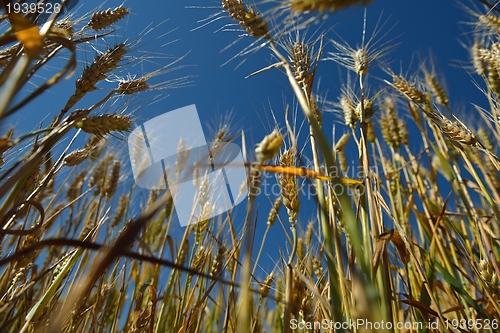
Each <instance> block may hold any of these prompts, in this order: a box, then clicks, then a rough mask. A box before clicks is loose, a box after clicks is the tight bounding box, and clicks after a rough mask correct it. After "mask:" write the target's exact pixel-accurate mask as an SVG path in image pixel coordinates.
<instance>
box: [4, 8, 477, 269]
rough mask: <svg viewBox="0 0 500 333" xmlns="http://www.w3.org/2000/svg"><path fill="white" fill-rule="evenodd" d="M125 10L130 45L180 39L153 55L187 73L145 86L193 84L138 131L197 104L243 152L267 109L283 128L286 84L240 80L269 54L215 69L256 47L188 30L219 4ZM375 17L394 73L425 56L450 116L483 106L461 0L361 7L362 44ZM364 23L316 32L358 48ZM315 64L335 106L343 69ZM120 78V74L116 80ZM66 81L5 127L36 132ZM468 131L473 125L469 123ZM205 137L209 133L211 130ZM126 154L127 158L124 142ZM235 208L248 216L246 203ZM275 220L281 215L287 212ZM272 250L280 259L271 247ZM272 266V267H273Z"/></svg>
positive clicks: (146, 114) (271, 77) (355, 13)
mask: <svg viewBox="0 0 500 333" xmlns="http://www.w3.org/2000/svg"><path fill="white" fill-rule="evenodd" d="M471 1H472V0H471ZM121 3H122V1H114V0H113V1H111V0H110V1H107V2H106V3H105V4H104V6H103V8H107V7H115V6H118V5H120V4H121ZM100 4H101V1H94V0H88V1H80V2H79V4H78V5H77V7H78V6H79V5H81V6H82V7H81V8H79V9H78V11H79V12H87V11H88V10H91V9H92V8H95V7H96V6H98V5H100ZM125 6H126V7H129V8H131V15H130V16H129V18H128V20H127V21H126V22H123V23H122V24H121V25H122V26H125V25H126V28H125V31H126V36H128V38H129V39H130V38H134V36H135V34H136V33H138V32H140V31H142V30H143V28H144V27H146V26H147V25H149V24H152V25H153V26H156V25H157V24H159V23H161V22H162V21H164V20H166V19H168V21H167V22H165V23H163V24H162V25H161V26H160V27H158V28H156V29H155V30H153V32H152V33H151V34H150V35H148V36H146V37H145V38H144V42H146V41H149V43H148V44H147V45H145V46H144V48H143V50H148V49H151V50H152V49H155V48H157V47H159V46H160V45H162V44H165V43H167V42H169V41H172V40H175V39H179V40H178V41H176V42H175V43H173V44H170V45H168V46H165V47H163V48H161V51H160V52H163V53H168V54H171V55H174V56H181V55H184V54H186V53H188V52H189V54H188V55H187V56H186V58H185V59H184V60H182V62H181V64H183V65H190V66H188V67H186V68H184V69H182V70H180V71H178V72H173V73H170V74H167V75H166V76H165V77H156V78H154V79H153V80H152V81H153V83H154V82H160V81H164V80H166V79H170V78H175V77H179V76H184V75H192V76H193V78H192V79H191V81H193V83H192V85H191V86H189V87H185V88H181V89H175V90H170V91H167V92H168V93H169V95H170V96H169V97H168V98H166V99H164V100H163V101H161V102H159V103H156V104H154V105H151V106H149V107H146V108H144V109H142V110H140V111H139V112H138V113H137V114H136V119H137V123H142V122H144V121H146V120H148V119H151V118H153V117H155V116H157V115H160V114H162V113H165V112H168V111H171V110H174V109H177V108H180V107H183V106H186V105H190V104H196V106H197V109H198V112H199V113H200V116H201V118H202V119H201V120H202V123H203V125H204V126H205V128H206V129H208V128H215V127H216V125H217V124H218V123H219V122H220V119H224V117H225V116H227V115H229V114H231V115H232V119H233V125H234V126H233V129H234V130H235V131H236V132H239V131H240V130H242V129H243V130H244V131H245V133H246V136H247V139H248V140H249V144H248V149H249V150H250V149H253V144H254V143H256V142H259V141H260V140H261V139H262V138H263V136H264V135H265V134H267V133H269V131H270V129H271V128H272V127H273V126H274V123H273V122H272V120H271V118H270V112H269V111H270V109H271V108H272V109H273V110H274V111H275V112H276V113H277V117H278V120H279V121H280V127H281V128H283V127H284V125H285V124H284V121H283V114H284V109H283V105H284V104H283V101H284V100H285V101H286V102H287V103H293V99H292V97H291V94H290V88H289V86H288V83H287V80H286V78H285V76H284V75H283V74H281V73H280V72H279V71H278V70H272V71H268V72H266V73H263V74H260V75H257V76H255V77H252V78H249V79H245V78H244V77H245V76H246V75H248V74H250V73H252V72H254V71H255V70H258V69H260V68H262V67H265V66H267V65H269V64H270V61H271V57H270V52H268V51H267V50H266V49H262V50H260V51H259V52H257V53H256V54H253V55H252V56H251V57H249V58H247V61H246V62H245V63H244V64H243V65H242V66H240V67H238V68H237V69H235V67H236V66H237V65H238V64H239V62H240V61H241V60H243V59H242V58H239V59H236V60H234V61H232V62H229V63H228V64H226V65H225V66H222V64H224V63H225V62H226V61H228V60H229V59H230V58H232V57H233V56H234V55H235V54H236V53H238V52H239V51H240V50H242V49H243V48H244V47H245V46H247V45H248V44H249V43H251V42H253V39H252V38H250V37H247V38H243V39H241V40H239V41H238V43H236V45H233V46H231V47H230V48H228V49H227V50H226V51H224V52H222V53H221V50H222V49H224V48H226V47H227V46H228V45H229V44H231V43H232V42H234V41H235V40H238V39H240V38H239V37H238V36H239V34H240V33H238V32H217V33H214V32H215V31H216V30H218V29H219V28H221V27H222V26H223V25H225V24H228V23H232V21H230V20H229V19H223V20H218V21H216V22H214V23H212V24H210V25H208V26H206V27H203V28H201V29H197V30H195V31H192V30H193V29H195V28H197V27H199V26H200V25H201V23H198V22H197V21H199V20H202V19H205V18H207V17H208V16H210V15H212V14H214V13H216V12H219V11H220V1H215V0H214V1H210V0H208V1H207V0H182V1H171V0H168V1H167V0H146V1H137V0H129V1H127V2H126V3H125ZM77 7H76V8H75V9H73V11H74V10H76V9H77ZM187 7H198V8H187ZM380 15H382V17H383V20H385V19H388V23H387V25H386V29H385V30H384V31H387V30H388V28H390V27H392V26H394V28H393V29H392V31H390V32H389V34H388V36H387V37H386V38H387V39H392V38H395V42H399V43H401V44H400V45H399V46H398V47H397V48H396V49H395V50H394V51H393V52H392V53H391V54H389V56H388V60H389V61H390V62H391V64H392V68H393V70H394V71H395V72H396V73H399V71H400V69H402V70H403V73H406V72H407V71H408V73H410V74H412V73H414V72H415V71H416V70H417V67H418V63H419V59H422V58H429V56H431V55H432V56H433V57H434V58H435V64H436V68H437V71H438V73H440V74H444V77H445V78H446V87H447V88H448V92H449V94H450V96H451V99H450V100H451V108H452V109H454V110H457V113H458V114H459V115H460V114H464V113H466V112H467V111H471V110H472V106H471V105H470V104H468V102H471V101H473V102H476V103H479V104H484V102H485V101H484V99H483V98H482V95H481V93H479V92H478V91H477V89H476V88H475V87H474V85H473V83H472V81H471V78H470V76H469V75H468V74H467V73H466V72H465V71H464V70H463V68H461V65H460V63H463V64H468V62H469V61H468V54H467V51H466V50H465V49H464V48H463V47H462V46H461V45H460V43H459V41H461V42H463V43H465V44H467V45H470V44H471V42H472V40H473V36H472V34H471V33H470V31H471V30H472V27H471V26H467V25H465V24H463V23H460V22H465V21H470V19H471V18H470V17H468V16H467V14H466V13H465V12H464V11H463V10H462V9H461V8H460V7H459V5H458V2H455V1H444V0H440V1H436V0H420V1H401V0H374V1H373V3H372V4H370V5H369V6H368V36H370V32H371V31H372V30H373V26H374V24H375V23H376V21H377V20H378V18H379V16H380ZM362 22H363V10H362V9H361V8H359V7H357V8H352V9H349V10H347V11H344V12H342V13H340V14H335V15H332V16H331V17H330V18H329V19H328V20H326V21H325V22H324V23H323V24H324V26H325V28H329V27H333V31H332V32H331V33H330V34H329V37H331V38H335V36H336V34H338V35H339V36H341V37H342V38H343V39H344V40H345V41H347V42H348V43H349V44H350V45H352V46H355V45H356V44H359V43H360V42H361V31H362ZM174 28H177V30H175V31H173V32H172V33H171V34H169V35H168V36H164V37H162V38H157V37H158V36H160V35H161V34H163V33H164V32H167V31H169V30H172V29H174ZM313 30H314V29H313ZM111 40H113V39H111ZM116 40H117V42H120V41H121V39H120V37H118V38H117V39H116ZM382 42H383V41H382ZM88 50H89V53H88V54H87V57H88V59H87V61H91V59H92V58H93V53H92V52H91V48H90V47H88ZM329 51H334V48H333V46H332V45H331V44H329V43H326V45H325V52H329ZM155 61H156V62H157V65H151V66H149V65H145V66H144V67H143V68H141V67H137V68H134V70H133V71H131V74H141V71H144V72H147V71H148V70H152V69H156V68H158V66H161V65H164V64H166V63H167V62H168V61H170V60H169V59H165V58H163V59H162V58H160V59H156V60H155ZM221 66H222V67H221ZM319 66H320V67H319V70H318V73H319V74H320V75H321V86H320V91H321V92H322V93H326V92H328V94H327V97H328V99H329V100H330V101H337V98H338V96H339V89H340V86H341V84H342V83H343V82H345V80H346V74H345V70H343V69H342V70H339V67H338V66H337V65H336V64H333V63H331V62H330V63H328V62H321V63H320V65H319ZM149 67H150V68H149ZM125 74H126V73H122V75H125ZM381 78H382V77H375V76H374V77H372V80H373V82H374V84H378V83H380V81H379V80H380V79H381ZM73 82H74V79H73V78H72V79H70V80H68V81H65V82H64V83H63V84H61V85H60V86H59V87H53V88H52V89H51V93H50V94H47V95H46V96H44V97H42V98H40V99H39V100H38V101H37V102H34V103H32V104H31V105H30V106H29V108H27V109H26V110H25V111H23V112H22V113H18V114H16V117H13V118H12V119H10V121H11V123H14V122H22V123H23V124H24V126H26V128H28V129H29V128H35V127H37V126H38V124H39V121H40V120H41V119H43V118H44V117H46V116H47V115H48V114H49V112H52V114H55V113H57V112H58V110H59V109H60V108H62V107H63V106H64V103H65V99H64V98H58V96H69V94H71V93H72V91H73V89H74V85H73ZM90 104H91V103H89V102H86V101H82V102H81V104H78V105H77V107H85V106H89V105H90ZM48 119H51V117H49V118H48ZM214 119H216V120H219V121H216V120H214ZM334 120H335V117H334V116H333V115H332V114H325V115H324V123H323V128H325V129H326V131H327V132H330V131H331V130H330V129H331V128H332V126H333V124H334ZM465 120H466V121H467V120H468V119H467V118H466V119H465ZM470 125H472V127H474V126H473V124H470ZM337 128H338V130H337V132H342V126H339V125H337ZM410 131H411V129H410ZM206 133H207V134H209V132H208V131H207V132H206ZM123 149H124V150H126V142H125V141H124V142H123ZM271 199H274V198H271ZM259 205H260V207H261V209H260V218H259V220H260V221H265V217H263V215H264V216H267V214H268V212H269V207H270V204H269V200H268V199H266V198H262V200H260V202H259ZM240 210H241V211H244V210H245V208H244V205H243V204H242V207H241V208H240ZM282 216H283V217H284V216H285V214H282ZM311 218H313V217H312V216H311V214H310V212H303V213H302V214H301V218H299V220H301V221H302V222H301V224H302V226H303V227H305V226H306V225H307V221H309V220H310V219H311ZM285 221H286V219H285ZM258 228H259V229H258V232H259V233H261V232H263V230H264V229H265V225H264V224H262V225H260V226H258ZM280 235H281V236H280ZM274 236H276V237H279V238H283V236H282V230H280V229H279V228H275V234H274ZM271 237H273V235H271ZM273 252H274V253H277V251H276V249H274V251H273ZM270 265H271V266H272V264H271V263H270ZM269 268H270V267H268V268H267V269H269Z"/></svg>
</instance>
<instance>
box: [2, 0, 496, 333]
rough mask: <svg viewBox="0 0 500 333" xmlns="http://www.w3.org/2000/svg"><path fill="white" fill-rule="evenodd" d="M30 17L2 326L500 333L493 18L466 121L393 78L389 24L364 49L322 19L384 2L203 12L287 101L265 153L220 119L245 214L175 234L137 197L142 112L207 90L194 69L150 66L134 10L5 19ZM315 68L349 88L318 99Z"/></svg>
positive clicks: (481, 38)
mask: <svg viewBox="0 0 500 333" xmlns="http://www.w3.org/2000/svg"><path fill="white" fill-rule="evenodd" d="M376 1H382V0H376ZM23 2H24V1H20V2H18V1H6V2H4V4H3V5H2V8H3V12H2V14H1V16H0V24H1V28H0V31H1V35H0V67H1V68H0V69H1V75H0V121H1V122H2V123H1V127H0V128H2V133H0V135H1V137H0V157H1V159H0V163H1V165H0V197H1V201H0V221H1V228H0V331H1V332H148V333H153V332H186V333H187V332H193V333H194V332H202V333H205V332H207V333H208V332H255V333H257V332H360V333H361V332H398V333H400V332H401V333H403V332H499V331H500V328H499V325H500V303H499V294H500V284H499V276H500V265H499V262H500V237H499V236H498V235H500V173H499V172H500V158H499V157H498V152H499V150H498V148H499V147H498V144H497V142H499V141H500V107H499V99H500V7H497V6H496V4H494V3H490V2H488V1H487V0H484V1H483V0H478V1H472V0H471V1H469V2H468V3H465V2H464V3H461V4H460V6H461V8H462V10H463V11H464V12H465V13H466V14H467V16H468V17H469V20H470V21H469V22H468V23H467V28H468V29H469V30H470V31H469V35H468V36H472V37H471V38H470V42H464V47H465V48H466V50H467V52H468V54H469V57H468V58H467V59H463V61H464V62H463V63H464V64H466V65H465V66H463V70H464V71H467V73H468V75H470V78H471V81H473V82H474V85H475V86H476V89H478V90H479V91H480V92H481V94H482V104H476V103H474V104H472V108H473V111H472V112H473V113H474V114H473V115H472V117H471V118H473V119H476V120H477V121H476V122H474V123H469V121H468V119H465V118H463V117H461V115H460V114H459V113H457V112H454V107H455V104H454V101H453V99H452V98H450V97H449V96H448V93H447V89H446V88H445V84H444V79H445V78H443V76H442V75H440V73H438V72H437V71H436V69H435V67H434V66H433V63H432V62H431V61H427V60H422V61H421V63H419V64H418V70H416V71H413V72H412V71H409V70H406V69H404V70H400V69H398V68H397V66H393V62H391V61H390V56H391V52H393V50H394V48H395V47H397V42H396V41H394V40H392V39H391V37H390V36H389V34H385V33H384V31H383V30H384V28H385V26H384V25H383V24H382V25H381V26H380V30H376V32H374V33H373V35H372V36H373V37H372V38H370V37H369V36H366V37H367V38H365V32H366V26H365V27H364V29H363V32H364V33H363V37H362V41H361V43H359V44H357V45H356V46H354V45H349V44H348V43H347V42H345V41H344V40H343V39H342V38H340V37H339V36H337V35H336V34H335V33H334V32H333V31H332V29H328V28H327V27H326V25H321V24H319V25H318V22H322V21H323V20H325V19H326V18H330V17H335V15H338V14H339V12H341V13H343V12H347V11H350V10H358V11H363V10H364V9H363V7H366V10H364V15H365V23H364V24H366V16H367V15H369V13H370V6H369V5H370V3H371V2H372V1H368V0H357V1H356V0H354V1H347V0H345V1H342V0H262V1H257V2H250V1H246V0H221V1H214V2H210V3H207V7H204V8H203V9H204V10H205V11H206V10H208V11H210V12H211V13H210V15H209V16H208V17H207V18H205V19H203V20H200V25H199V27H198V28H197V29H211V27H213V26H214V25H216V24H219V22H223V23H222V26H223V27H222V28H219V30H218V31H220V30H228V31H229V32H231V33H233V34H234V36H235V37H234V38H235V40H236V39H238V43H239V44H238V45H239V46H240V49H238V50H237V51H235V52H234V56H233V57H232V58H231V60H230V61H233V62H236V63H238V62H239V61H244V60H245V59H246V58H248V57H250V56H252V57H259V56H260V57H262V58H266V59H271V60H270V63H269V65H268V66H267V67H264V68H255V69H254V72H252V73H251V74H249V75H248V77H247V80H252V79H253V77H254V76H259V75H263V73H265V74H269V73H271V74H272V75H273V76H275V77H279V78H282V79H283V82H286V84H287V86H285V87H284V88H283V89H285V90H286V91H285V93H286V94H287V96H290V97H289V99H287V101H288V102H287V103H286V105H285V106H284V107H283V108H282V109H273V110H272V114H271V112H270V113H269V115H268V116H269V118H268V119H272V123H271V124H270V129H269V131H268V133H267V134H266V135H264V136H262V137H258V138H256V137H254V136H252V135H249V134H248V132H246V131H242V130H241V129H238V128H230V126H231V124H230V120H229V119H226V118H223V120H222V121H221V122H220V124H218V127H217V128H214V131H213V138H212V144H213V145H214V147H215V146H217V145H218V144H220V143H223V142H231V141H234V142H237V143H238V144H239V145H240V144H241V146H242V149H243V157H244V159H245V164H244V165H242V166H240V167H242V168H243V167H244V168H245V169H246V173H247V176H248V177H247V178H248V179H247V181H246V183H245V184H244V185H246V186H247V188H248V191H247V192H245V193H246V199H245V201H244V202H243V203H241V204H240V205H239V206H238V207H235V208H234V209H231V210H229V211H227V212H226V213H224V214H222V215H219V216H217V217H208V218H207V216H212V215H211V214H210V213H211V212H210V210H211V209H213V206H212V204H213V203H211V202H210V198H208V199H207V198H206V197H205V198H203V200H202V199H201V198H197V199H196V201H195V202H194V204H193V205H199V206H200V207H202V209H201V213H200V216H199V217H198V220H197V223H193V224H190V225H188V226H187V227H186V228H184V229H182V233H181V234H180V236H179V235H178V234H175V233H174V229H176V228H177V229H176V230H178V227H176V226H177V224H178V221H177V218H176V210H175V205H174V198H173V195H172V193H171V192H170V190H168V189H153V190H141V191H139V190H140V189H138V186H137V185H136V183H135V182H134V179H133V177H131V171H130V167H129V163H130V162H129V156H128V155H127V152H126V150H127V137H128V135H129V133H130V132H131V131H132V130H133V129H134V127H136V126H138V125H139V124H141V123H143V122H144V118H146V117H145V116H144V115H141V112H142V109H143V108H145V107H146V106H147V105H149V104H150V103H151V104H152V103H153V102H156V100H154V101H148V100H147V99H145V98H144V99H141V97H140V96H143V95H144V94H146V93H148V92H154V93H155V94H156V95H155V96H159V97H157V98H158V100H162V98H163V96H166V95H167V94H168V91H170V90H171V89H174V88H176V89H177V88H180V89H179V91H182V89H184V87H186V86H188V85H190V84H192V83H193V82H194V83H195V82H196V77H195V76H190V75H178V73H181V71H179V70H180V69H182V68H185V66H187V65H189V55H188V54H187V55H182V54H178V55H175V58H171V57H167V56H166V54H163V53H161V52H163V50H154V51H148V47H149V46H148V43H147V42H145V41H146V40H147V38H148V37H147V35H148V34H149V33H150V32H151V31H153V30H154V29H158V28H146V29H145V30H142V31H141V30H140V29H137V31H136V30H135V26H134V24H133V20H134V17H133V16H132V14H133V12H134V10H133V7H134V5H135V4H132V1H130V3H123V4H122V5H120V6H118V7H111V8H107V7H106V4H104V5H102V6H101V7H99V8H97V9H95V10H93V11H91V12H83V13H82V12H80V11H79V10H78V9H76V10H75V11H71V12H68V13H67V14H64V15H63V14H62V12H61V15H56V16H54V17H51V18H48V19H47V18H46V19H45V21H43V22H42V21H41V19H40V21H38V22H37V21H36V20H37V15H36V14H37V13H36V12H32V13H26V12H25V13H15V12H14V10H13V8H16V7H13V6H12V7H8V6H7V3H23ZM374 2H375V1H374ZM42 3H45V4H46V3H48V2H43V1H42ZM61 4H62V8H64V6H65V5H68V3H67V1H65V0H63V1H62V2H61ZM186 5H189V4H187V3H186ZM129 7H130V8H129ZM9 8H10V9H9ZM19 8H21V7H19ZM199 9H200V8H192V10H193V12H196V11H197V10H198V11H199ZM34 11H36V10H34ZM198 14H199V12H197V14H196V15H198ZM124 22H127V24H126V26H127V33H128V34H130V33H131V32H133V33H134V34H136V35H135V37H134V38H124V37H123V36H121V35H120V34H121V32H120V31H121V30H120V27H121V25H122V24H123V23H124ZM35 23H36V24H35ZM356 24H359V22H357V23H356ZM318 27H319V28H318ZM215 29H217V28H215ZM389 30H390V29H389ZM217 36H218V35H217V34H215V35H214V38H217ZM239 39H241V40H239ZM165 44H167V43H165ZM242 44H244V46H241V45H242ZM168 47H169V45H167V46H166V48H167V49H168ZM229 50H234V48H229ZM437 57H439V54H438V55H437ZM222 62H224V60H221V63H222ZM321 62H332V63H334V64H337V65H338V66H339V67H341V68H343V69H344V70H347V72H348V73H349V74H348V77H349V80H346V82H340V83H339V86H340V88H339V89H336V88H335V87H331V88H332V89H331V90H332V92H331V93H330V94H329V96H328V98H325V97H324V96H323V95H321V91H319V90H318V89H319V88H318V87H319V82H320V80H321V77H322V76H323V75H326V74H327V73H324V72H322V67H321V65H320V63H321ZM146 63H149V64H151V63H153V64H155V65H157V66H156V68H155V69H153V70H151V71H150V72H146V73H144V72H141V71H137V69H138V68H139V67H140V65H139V66H138V64H146ZM45 69H46V70H47V71H43V70H45ZM47 73H49V74H47ZM137 73H140V74H137ZM182 73H184V72H182ZM375 73H376V74H375ZM403 73H404V74H403ZM240 74H241V73H240V72H238V71H234V72H233V75H234V76H235V82H238V80H239V79H242V77H240V76H244V75H240ZM327 82H328V81H327ZM321 84H322V85H325V83H324V82H323V83H321ZM327 84H328V83H327ZM58 85H67V86H69V87H70V90H69V91H70V93H68V94H67V96H62V95H60V94H58V95H57V98H58V99H59V100H62V101H63V107H62V109H61V110H59V109H58V110H54V111H53V113H51V116H50V118H46V119H45V120H44V121H43V122H42V123H40V124H39V126H37V127H36V128H33V129H30V130H26V129H25V127H22V121H21V124H20V122H19V121H15V119H18V118H16V117H17V116H18V115H20V114H22V112H24V111H25V110H27V108H29V107H30V106H32V105H33V104H35V103H37V100H38V99H39V98H41V97H42V96H44V95H47V94H51V91H52V89H55V88H57V86H58ZM322 89H325V87H324V86H322ZM260 92H261V93H262V95H263V98H265V94H266V91H264V90H262V91H260ZM242 93H243V94H244V92H242ZM333 96H334V97H333ZM155 98H156V97H155ZM85 105H87V106H86V107H85V108H82V106H85ZM88 105H90V106H88ZM300 119H303V121H302V122H301V121H300ZM332 119H334V120H332ZM13 121H14V124H15V125H13V126H11V125H10V124H12V122H13ZM333 121H334V122H335V124H336V125H335V128H336V132H335V134H333V135H332V133H331V132H332V131H331V128H332V122H333ZM409 129H411V131H409ZM410 132H411V135H410V134H409V133H410ZM339 133H340V134H339ZM252 140H255V142H253V141H252ZM172 144H174V145H176V147H177V146H178V149H179V155H178V159H177V161H176V162H175V165H173V166H172V167H176V168H177V170H181V169H184V166H185V165H184V164H185V162H186V160H185V159H184V158H186V156H184V155H183V154H181V152H182V151H183V149H182V147H181V145H180V144H179V143H176V142H173V143H172ZM178 144H179V145H178ZM183 156H184V157H183ZM130 158H132V159H133V158H137V159H140V158H141V157H134V156H131V157H130ZM353 168H354V169H355V170H356V172H355V173H354V174H353V172H352V171H353ZM270 175H271V176H270ZM195 178H196V177H195ZM202 178H203V177H202ZM200 179H201V178H200ZM268 182H273V184H274V185H275V187H274V188H276V189H277V191H274V192H273V193H268V192H267V191H265V190H264V188H265V186H267V185H269V184H267V183H268ZM196 184H197V186H198V187H199V188H200V191H202V192H203V191H205V192H206V191H207V186H210V185H209V184H208V182H207V181H206V179H205V180H203V179H201V180H200V181H199V182H197V183H196ZM266 188H267V187H266ZM138 191H139V192H138ZM305 192H306V193H305ZM138 193H140V194H138ZM202 201H203V202H202ZM263 202H265V203H267V206H265V205H262V203H263ZM268 206H270V207H271V208H270V209H265V210H264V209H262V207H268ZM304 212H307V218H306V219H305V218H304ZM257 226H265V227H264V228H265V232H264V233H263V235H262V237H260V236H259V237H255V235H256V232H255V230H256V228H257ZM271 232H274V233H273V235H275V234H276V232H277V233H278V234H280V235H281V238H282V240H283V242H284V243H285V245H284V246H283V247H282V246H281V245H278V241H275V240H274V239H273V236H271ZM270 257H271V258H272V259H271V260H270V259H269V258H270ZM270 263H271V264H272V266H273V267H274V268H273V269H271V270H267V269H262V267H269V265H270Z"/></svg>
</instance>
